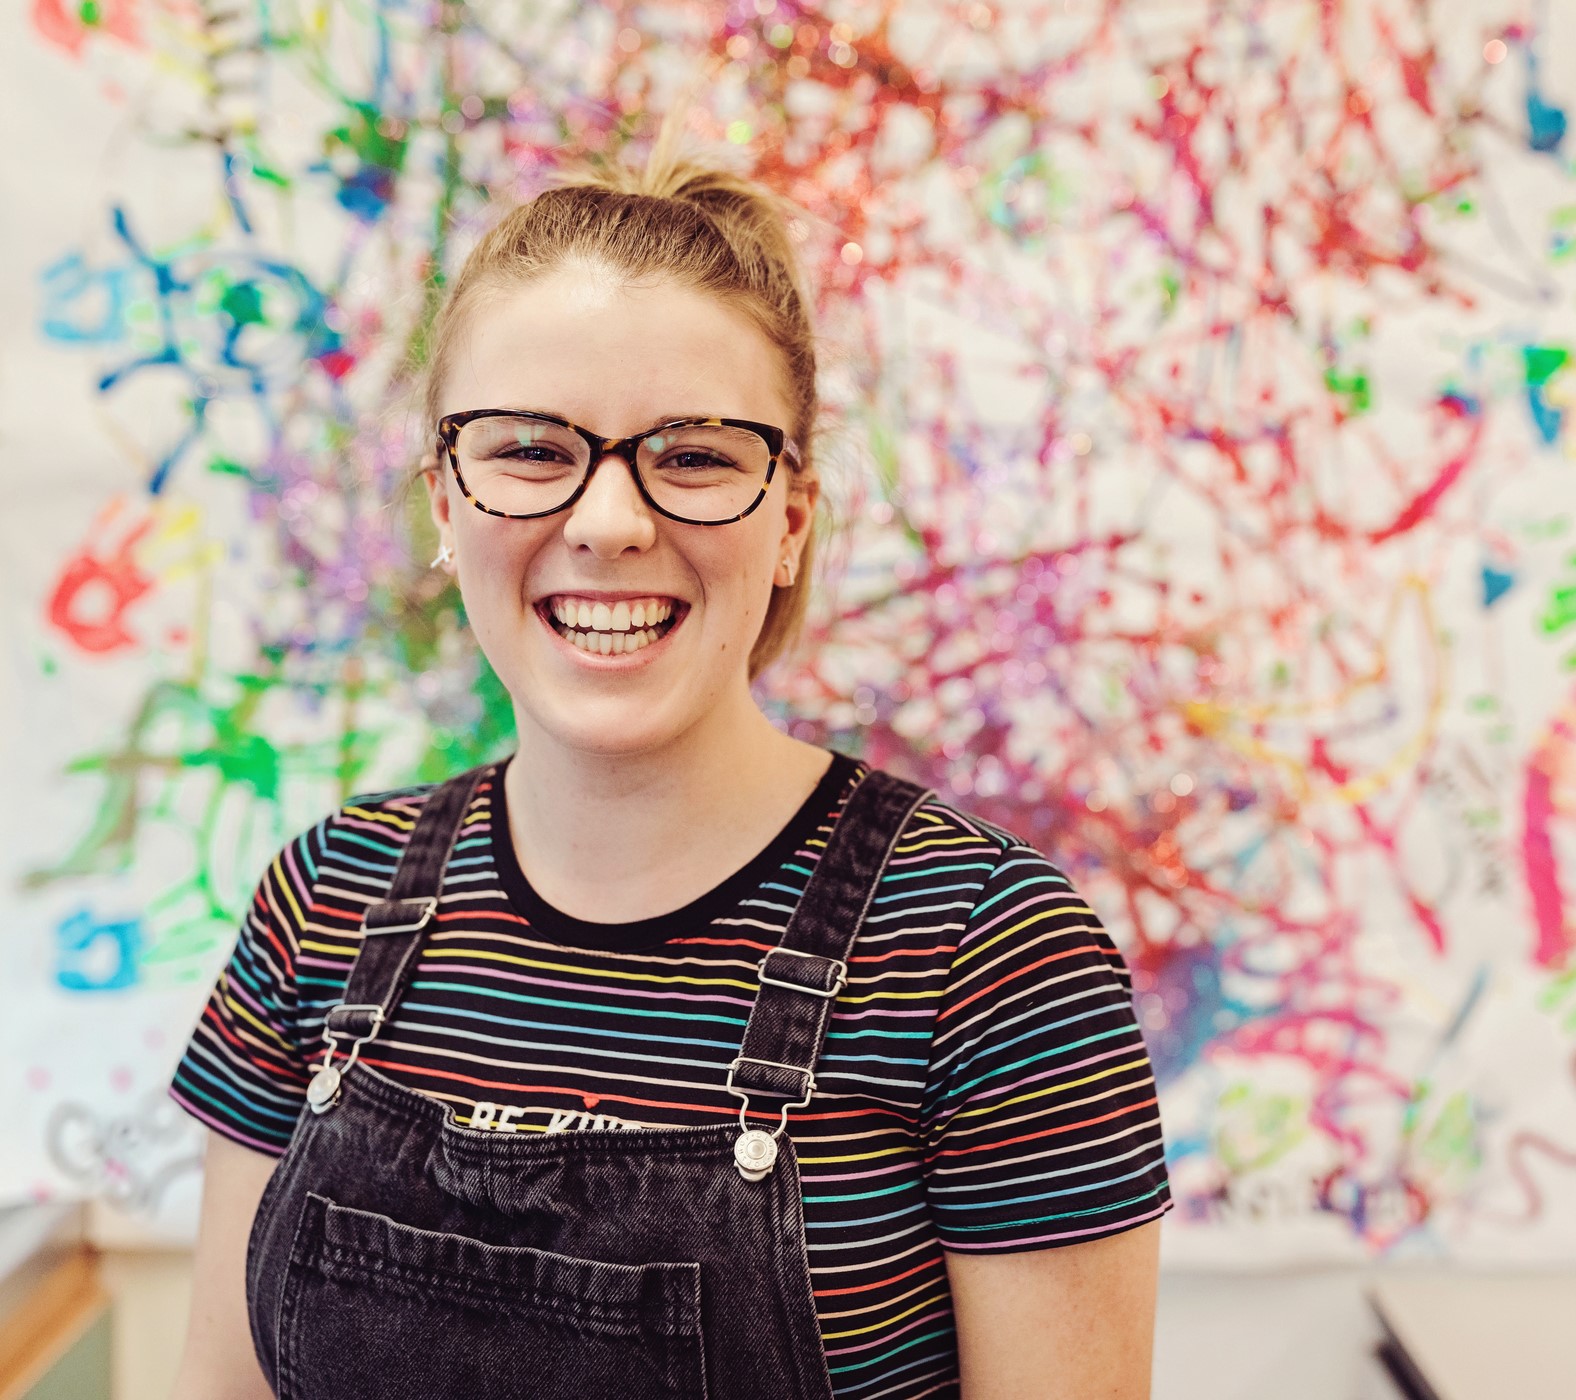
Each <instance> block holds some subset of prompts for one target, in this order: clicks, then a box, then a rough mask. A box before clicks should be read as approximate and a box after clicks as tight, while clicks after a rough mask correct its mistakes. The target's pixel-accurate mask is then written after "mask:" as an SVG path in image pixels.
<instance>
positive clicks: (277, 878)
mask: <svg viewBox="0 0 1576 1400" xmlns="http://www.w3.org/2000/svg"><path fill="white" fill-rule="evenodd" d="M319 837H320V829H319V828H313V829H312V830H310V831H307V832H305V833H304V834H303V835H301V836H299V837H297V838H296V839H295V840H294V841H292V842H291V843H290V844H289V845H288V846H286V847H285V848H284V849H283V850H282V851H281V852H280V853H279V854H278V856H277V857H275V859H274V862H273V864H272V865H270V866H269V867H268V870H267V872H266V873H265V874H264V875H263V878H262V879H261V880H260V881H259V882H258V885H257V891H256V893H255V894H254V895H253V896H252V903H251V907H250V908H249V909H248V910H247V913H246V916H245V918H244V919H243V920H242V921H241V928H240V932H239V934H238V936H237V937H236V941H235V949H234V951H233V952H232V953H231V954H230V960H229V962H227V963H226V964H225V966H224V969H223V971H221V972H220V974H219V978H218V981H216V982H215V983H214V986H213V990H212V991H211V992H210V993H209V994H208V1000H207V1002H206V1003H205V1004H204V1006H203V1009H202V1015H201V1017H200V1018H199V1019H198V1022H197V1026H196V1029H195V1030H194V1031H193V1032H192V1037H191V1040H190V1041H189V1042H188V1043H187V1046H186V1050H185V1053H184V1054H183V1055H182V1056H181V1060H180V1063H179V1064H178V1065H177V1066H176V1069H175V1076H174V1079H173V1080H172V1081H171V1084H170V1096H171V1097H172V1098H173V1099H174V1100H175V1102H176V1103H178V1104H180V1106H181V1107H182V1108H184V1109H185V1110H186V1111H187V1112H188V1113H190V1114H191V1115H192V1116H193V1117H194V1118H197V1119H199V1120H200V1121H202V1122H203V1123H205V1124H207V1126H208V1127H210V1128H212V1129H213V1130H214V1131H215V1132H219V1133H223V1134H224V1135H225V1136H226V1137H228V1138H232V1139H234V1140H235V1141H236V1142H239V1143H241V1144H243V1145H244V1146H246V1147H251V1148H254V1149H256V1150H257V1151H259V1152H266V1153H269V1154H271V1155H272V1156H276V1157H277V1156H281V1155H283V1153H284V1151H285V1148H286V1147H287V1146H289V1143H290V1136H291V1133H292V1132H293V1131H294V1128H295V1124H296V1119H297V1118H298V1117H299V1116H300V1113H301V1109H302V1106H303V1105H304V1103H305V1102H306V1086H307V1081H308V1079H309V1078H310V1077H311V1068H310V1065H309V1063H308V1061H309V1059H310V1056H311V1050H310V1047H307V1046H305V1045H303V1043H302V1039H301V1036H300V1034H299V1032H298V1029H297V1027H298V1014H297V1013H298V1002H297V995H298V993H297V982H296V965H297V959H298V958H299V957H300V953H301V938H302V930H303V928H304V925H305V923H306V918H307V913H308V911H309V910H310V908H311V904H312V886H313V882H314V879H315V874H316V868H317V867H316V859H315V858H316V855H317V852H318V850H319V849H320V840H319Z"/></svg>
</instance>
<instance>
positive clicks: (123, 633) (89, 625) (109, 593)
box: [45, 506, 153, 655]
mask: <svg viewBox="0 0 1576 1400" xmlns="http://www.w3.org/2000/svg"><path fill="white" fill-rule="evenodd" d="M117 510H118V506H111V507H110V509H109V510H108V511H106V512H105V513H104V514H103V515H100V517H99V519H98V521H96V522H95V526H94V531H95V533H96V532H97V530H99V529H100V528H102V526H103V525H105V524H106V523H107V521H108V518H109V517H111V516H113V515H114V514H115V513H116V511H117ZM152 528H153V521H152V520H151V519H146V520H143V521H140V522H139V523H138V524H137V525H136V526H134V527H133V528H132V530H131V531H130V533H129V534H127V535H126V536H125V537H124V538H122V539H121V541H120V542H119V544H117V545H116V546H114V548H113V549H112V550H110V551H106V552H102V553H101V552H99V546H98V544H97V542H96V541H95V540H93V539H91V538H90V539H89V541H88V543H87V544H85V545H83V547H82V548H81V549H80V550H79V551H78V552H77V554H76V555H75V556H73V557H72V558H71V559H68V560H67V561H66V564H65V567H64V568H63V569H62V570H61V571H60V575H59V577H58V578H57V579H56V580H55V587H54V590H53V592H51V593H50V595H49V602H48V604H47V606H46V609H45V611H46V613H47V615H48V617H49V621H50V623H51V624H52V625H53V626H55V627H57V628H59V629H60V631H62V632H64V633H65V634H66V636H67V637H69V638H70V639H71V641H72V643H73V644H74V645H75V646H76V647H77V649H78V650H80V651H85V652H88V653H90V654H92V655H103V654H105V653H107V652H112V651H118V650H119V649H120V648H122V647H129V646H132V645H134V644H135V642H136V638H135V637H134V636H133V635H132V634H131V632H130V631H129V630H128V629H127V627H126V614H127V612H128V611H129V610H130V609H131V608H132V606H133V605H134V604H135V603H137V602H138V601H139V600H140V599H142V598H143V597H145V596H146V595H147V594H148V593H150V592H151V591H152V589H153V579H152V578H151V577H150V576H149V575H148V574H147V573H145V572H144V571H143V569H142V567H141V565H139V564H138V563H137V559H136V548H137V545H138V544H140V543H141V541H142V540H143V539H144V537H145V536H146V535H147V534H148V532H149V530H151V529H152Z"/></svg>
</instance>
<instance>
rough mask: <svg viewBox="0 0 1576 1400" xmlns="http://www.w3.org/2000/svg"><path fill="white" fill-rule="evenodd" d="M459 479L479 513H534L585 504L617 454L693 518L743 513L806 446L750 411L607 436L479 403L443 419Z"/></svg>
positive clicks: (441, 437)
mask: <svg viewBox="0 0 1576 1400" xmlns="http://www.w3.org/2000/svg"><path fill="white" fill-rule="evenodd" d="M438 441H439V442H440V443H442V445H443V450H444V453H445V454H446V455H447V457H448V459H449V467H450V469H451V470H452V471H453V472H454V479H455V480H456V481H457V482H458V483H459V486H460V490H461V491H463V492H464V493H465V496H466V499H467V500H469V501H470V503H471V504H472V505H473V506H475V507H476V509H477V510H482V511H486V512H487V514H488V515H501V516H503V517H505V518H506V519H509V520H533V519H535V518H537V517H538V516H543V515H553V514H555V513H556V512H558V511H561V510H566V509H568V507H570V506H572V505H573V504H574V503H575V502H576V501H578V500H579V499H580V497H581V495H582V494H583V493H584V491H585V489H586V484H587V483H588V482H589V481H590V480H591V473H592V472H594V471H595V470H596V469H597V467H598V466H600V465H601V464H602V462H604V461H605V460H606V459H607V458H608V457H609V456H615V457H620V458H622V459H623V460H624V461H625V462H626V463H627V464H628V465H629V467H630V470H631V472H632V473H633V475H634V478H635V485H636V487H637V488H639V491H640V494H641V496H642V498H643V499H644V500H645V502H646V504H647V505H648V506H650V507H651V508H652V509H653V510H654V511H656V512H657V513H658V514H659V515H665V516H667V518H668V519H669V520H677V521H680V522H682V523H683V524H686V525H726V524H728V523H730V522H731V521H734V520H743V519H744V517H745V516H747V515H748V514H749V513H750V512H751V511H752V510H754V509H755V508H756V506H758V505H760V503H761V502H762V501H764V500H765V499H766V488H767V487H768V486H770V485H771V480H772V475H773V473H774V472H775V471H776V470H777V459H778V458H779V457H782V456H787V458H788V459H789V461H790V462H791V463H792V464H793V465H794V466H798V465H799V462H800V460H801V459H800V455H799V448H798V445H797V444H796V443H795V442H794V441H793V439H792V438H790V437H788V435H787V434H786V433H784V432H783V430H782V429H781V428H774V427H773V426H772V425H771V424H770V423H752V422H750V421H748V420H747V419H743V418H680V419H675V420H674V421H673V422H671V423H664V424H662V425H661V426H660V427H656V428H652V429H649V430H648V431H647V432H644V433H640V434H638V435H637V436H635V437H624V438H605V437H601V436H599V435H598V434H596V433H593V432H590V431H589V430H587V429H585V428H581V427H578V426H577V425H576V424H574V423H571V422H569V421H568V420H566V419H563V418H555V417H554V416H553V415H552V414H549V413H522V412H518V411H516V410H514V409H503V408H477V409H472V410H470V411H469V412H466V413H450V414H448V415H446V416H445V417H443V418H440V419H439V420H438Z"/></svg>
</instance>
